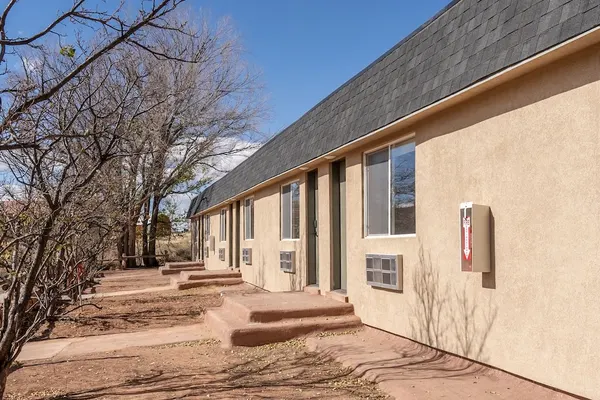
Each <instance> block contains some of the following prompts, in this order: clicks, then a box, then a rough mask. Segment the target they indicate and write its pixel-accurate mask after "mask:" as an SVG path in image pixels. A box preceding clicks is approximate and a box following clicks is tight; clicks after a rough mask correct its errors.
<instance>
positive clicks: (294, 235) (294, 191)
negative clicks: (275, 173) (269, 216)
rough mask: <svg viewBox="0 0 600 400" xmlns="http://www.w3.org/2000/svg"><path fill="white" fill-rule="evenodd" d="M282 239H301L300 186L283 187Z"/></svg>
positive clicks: (295, 184) (294, 184)
mask: <svg viewBox="0 0 600 400" xmlns="http://www.w3.org/2000/svg"><path fill="white" fill-rule="evenodd" d="M281 238H282V239H299V238H300V184H298V182H293V183H290V184H289V185H285V186H282V187H281Z"/></svg>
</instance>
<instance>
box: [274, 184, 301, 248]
mask: <svg viewBox="0 0 600 400" xmlns="http://www.w3.org/2000/svg"><path fill="white" fill-rule="evenodd" d="M292 183H297V184H298V190H300V179H294V180H291V181H288V182H285V183H282V184H281V185H280V186H279V240H280V241H282V242H297V241H299V240H300V237H297V238H284V237H283V213H282V212H281V211H283V203H282V200H283V187H284V186H291V185H292ZM290 189H291V188H290ZM291 193H292V192H291V190H290V229H291V230H292V232H293V231H294V229H293V227H292V224H293V220H294V218H293V217H292V215H293V211H294V207H293V205H292V203H293V202H292V201H291ZM299 198H302V195H300V197H299ZM298 211H300V210H298ZM298 223H300V222H298ZM298 230H300V226H298ZM292 232H290V233H292ZM299 236H300V235H299Z"/></svg>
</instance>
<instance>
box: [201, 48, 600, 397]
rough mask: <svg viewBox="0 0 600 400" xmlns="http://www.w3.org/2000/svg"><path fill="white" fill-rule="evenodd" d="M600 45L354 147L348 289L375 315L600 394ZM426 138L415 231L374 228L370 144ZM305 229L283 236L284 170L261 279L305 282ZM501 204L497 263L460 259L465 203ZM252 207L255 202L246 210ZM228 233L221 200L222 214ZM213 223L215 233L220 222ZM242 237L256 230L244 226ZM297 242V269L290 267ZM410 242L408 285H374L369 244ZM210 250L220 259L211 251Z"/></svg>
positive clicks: (263, 229)
mask: <svg viewBox="0 0 600 400" xmlns="http://www.w3.org/2000/svg"><path fill="white" fill-rule="evenodd" d="M599 50H600V48H599V47H598V46H596V47H594V48H590V49H587V50H585V51H583V52H580V53H578V54H576V55H571V56H570V57H569V58H568V59H564V60H561V61H558V62H556V63H554V64H552V65H550V66H546V67H544V68H543V69H541V70H538V71H535V72H534V73H532V74H529V75H526V76H523V77H521V78H518V79H517V80H515V81H512V82H509V83H508V84H504V85H502V86H500V87H498V88H496V89H493V90H492V91H490V92H487V93H485V94H483V95H479V96H477V97H475V98H473V99H471V100H469V101H468V102H465V103H463V104H460V105H458V106H456V107H453V108H451V109H448V110H446V111H444V112H442V113H439V114H437V115H435V116H433V117H430V118H428V119H427V120H425V121H422V122H420V123H418V124H417V125H414V126H412V127H410V128H409V129H406V130H403V131H402V132H396V133H395V134H394V135H392V136H389V137H388V138H385V139H383V140H379V141H378V142H377V143H369V144H365V145H364V147H363V148H360V149H358V150H354V151H352V152H351V153H348V154H343V155H341V156H343V157H345V158H346V167H347V170H346V180H347V205H348V207H347V214H346V220H347V243H348V246H347V249H348V252H347V262H348V282H347V285H348V296H349V300H350V302H352V303H353V304H354V306H355V310H356V313H357V315H359V316H360V317H361V318H362V320H363V322H365V323H366V324H369V325H372V326H376V327H378V328H381V329H384V330H387V331H390V332H393V333H396V334H400V335H403V336H406V337H409V338H412V339H414V340H417V341H420V342H423V343H427V344H430V345H432V346H434V347H437V348H440V349H443V350H446V351H450V352H453V353H456V354H460V355H464V356H466V357H469V358H472V359H475V360H478V361H481V362H484V363H487V364H490V365H493V366H495V367H498V368H501V369H505V370H507V371H510V372H512V373H515V374H518V375H522V376H524V377H527V378H529V379H532V380H535V381H538V382H541V383H544V384H547V385H550V386H553V387H557V388H560V389H562V390H566V391H570V392H573V393H576V394H579V395H582V396H587V397H591V398H600V372H599V371H600V346H599V345H598V342H597V341H598V338H599V334H600V301H598V293H600V266H599V265H598V264H599V261H598V260H599V256H600V254H599V250H598V248H599V243H600V51H599ZM410 133H414V135H415V139H414V140H415V141H416V144H417V146H416V204H417V206H416V207H417V210H416V223H417V233H416V235H415V236H414V237H403V238H398V237H386V238H364V237H363V165H362V156H363V153H364V151H366V150H368V149H370V148H373V147H374V146H376V145H378V144H381V143H385V142H388V141H391V140H395V139H398V138H400V137H402V136H403V135H406V134H410ZM329 168H330V164H329V163H323V164H321V165H320V166H318V169H319V280H320V288H321V289H322V291H327V290H329V288H330V265H331V251H330V237H331V232H330V218H331V217H330V195H331V194H330V190H329V188H330V174H329ZM297 178H299V179H300V181H301V186H300V190H301V219H300V220H301V227H300V231H301V239H300V240H298V241H291V242H290V241H281V240H280V238H279V226H280V220H279V209H280V196H279V190H280V184H283V183H286V182H279V183H277V184H274V185H272V186H270V187H268V188H266V189H261V190H260V191H258V192H256V193H254V199H255V202H254V207H255V239H254V240H253V241H243V242H242V247H252V248H253V252H254V254H253V257H254V260H253V261H254V262H253V265H252V266H242V273H243V277H244V279H245V280H247V281H248V282H250V283H252V284H255V285H258V286H261V287H264V288H265V289H267V290H271V291H282V290H292V289H300V288H301V287H302V286H304V283H305V280H306V278H305V276H306V273H305V268H306V262H305V260H306V254H305V251H306V250H305V249H306V213H305V212H306V210H305V208H306V207H305V204H306V185H305V184H304V179H305V173H302V174H300V175H299V176H298V177H297ZM464 201H473V202H475V203H479V204H484V205H488V206H489V207H490V209H491V212H492V215H493V218H492V249H493V251H492V252H493V264H492V265H493V272H491V273H489V274H480V273H464V272H460V269H459V248H460V238H459V234H458V233H459V227H458V206H459V204H460V203H461V202H464ZM242 218H243V213H242ZM211 224H212V225H211V226H212V229H213V232H214V233H216V236H217V247H218V245H219V243H218V226H219V221H218V210H217V211H215V214H214V216H213V221H212V222H211ZM214 233H213V234H214ZM242 237H243V231H242ZM281 249H294V250H296V254H297V263H298V264H297V265H298V273H297V274H296V275H295V276H292V275H289V274H285V273H282V272H280V271H279V264H278V257H279V250H281ZM367 253H383V254H402V255H403V259H404V273H403V279H404V285H403V291H401V292H394V291H389V290H380V289H375V288H371V287H370V286H368V285H367V284H366V282H365V272H364V264H365V254H367ZM212 257H213V255H212V254H211V259H210V261H209V262H208V265H209V267H210V268H212V262H213V259H212Z"/></svg>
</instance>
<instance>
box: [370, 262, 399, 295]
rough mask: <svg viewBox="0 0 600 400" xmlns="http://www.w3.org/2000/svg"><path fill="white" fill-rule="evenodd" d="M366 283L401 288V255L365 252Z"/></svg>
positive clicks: (394, 288) (395, 288) (388, 287)
mask: <svg viewBox="0 0 600 400" xmlns="http://www.w3.org/2000/svg"><path fill="white" fill-rule="evenodd" d="M366 270H367V284H369V285H371V286H376V287H381V288H385V289H393V290H402V255H401V254H399V255H394V254H367V261H366Z"/></svg>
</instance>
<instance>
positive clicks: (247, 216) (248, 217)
mask: <svg viewBox="0 0 600 400" xmlns="http://www.w3.org/2000/svg"><path fill="white" fill-rule="evenodd" d="M244 238H245V239H246V240H249V239H254V199H253V198H248V199H246V200H244Z"/></svg>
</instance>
